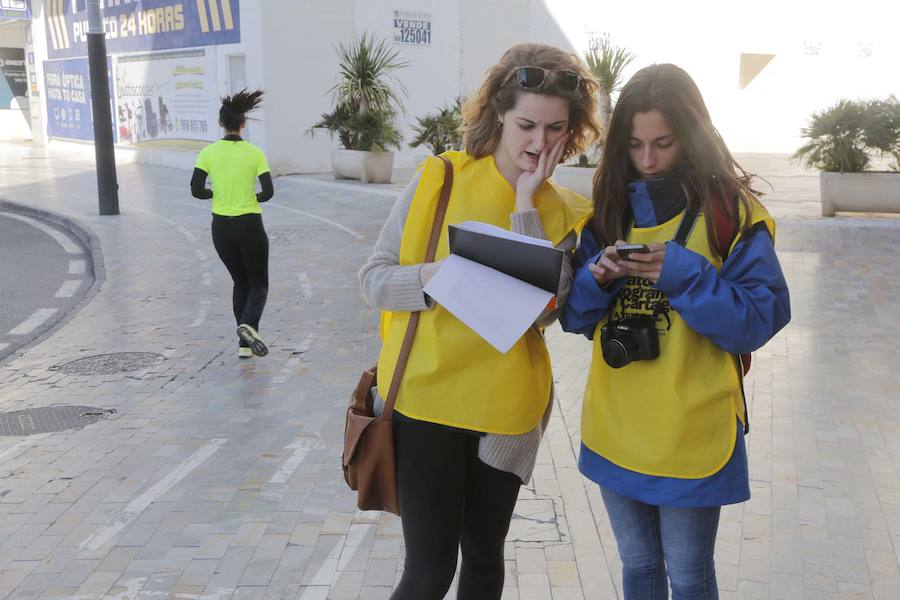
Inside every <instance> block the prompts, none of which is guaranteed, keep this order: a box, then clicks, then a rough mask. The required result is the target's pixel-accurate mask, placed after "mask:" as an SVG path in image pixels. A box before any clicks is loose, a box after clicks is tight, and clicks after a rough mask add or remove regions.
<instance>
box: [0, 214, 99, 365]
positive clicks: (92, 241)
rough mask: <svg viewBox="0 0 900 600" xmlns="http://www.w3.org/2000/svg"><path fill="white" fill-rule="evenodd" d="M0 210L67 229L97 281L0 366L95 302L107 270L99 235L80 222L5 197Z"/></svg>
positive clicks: (0, 360) (1, 360)
mask: <svg viewBox="0 0 900 600" xmlns="http://www.w3.org/2000/svg"><path fill="white" fill-rule="evenodd" d="M0 210H2V211H7V212H11V213H16V214H20V215H23V216H26V217H32V218H35V219H38V220H39V221H44V222H46V223H49V224H51V225H55V226H57V227H59V228H60V229H63V230H65V231H66V232H67V233H69V234H70V235H72V237H74V238H75V239H77V240H78V241H79V242H80V243H81V245H82V246H84V247H85V248H86V249H87V254H88V256H89V258H90V261H91V271H92V272H93V274H94V281H93V282H92V283H91V287H90V288H88V290H87V291H86V292H85V293H84V294H83V295H82V296H81V298H80V299H79V300H78V302H76V303H75V305H74V306H72V308H71V309H70V310H69V311H68V312H67V313H66V314H65V315H63V316H62V317H60V318H59V320H57V321H56V322H55V323H54V324H53V325H51V326H50V327H48V328H47V329H45V330H44V331H42V332H40V333H38V334H37V335H36V336H35V337H34V338H32V339H30V340H28V341H26V342H25V343H23V344H22V345H21V346H19V347H18V349H16V350H14V351H13V352H12V353H10V354H9V355H8V356H7V357H6V358H4V359H0V363H3V362H6V361H7V360H10V359H12V358H13V357H15V356H16V355H17V353H18V352H19V351H21V350H24V349H25V348H26V347H27V346H31V345H33V344H35V343H37V342H40V341H42V340H43V339H45V338H47V337H48V336H49V335H50V334H52V333H54V332H56V331H57V330H58V329H59V328H60V327H61V326H62V325H64V324H66V323H67V322H68V321H69V320H70V319H71V318H72V317H73V316H75V315H76V314H78V312H80V311H81V309H82V308H84V307H85V306H86V305H87V304H88V302H90V301H91V300H93V298H94V296H96V295H97V293H98V292H99V291H100V288H102V287H103V284H104V283H105V282H106V267H105V266H104V262H103V249H102V248H101V245H100V238H99V237H97V234H95V233H94V232H93V231H91V229H90V228H89V227H88V226H87V225H85V224H84V223H82V222H81V221H79V220H78V219H76V218H74V217H69V216H66V215H63V214H60V213H55V212H50V211H48V210H43V209H40V208H34V207H32V206H27V205H25V204H19V203H17V202H10V201H9V200H4V199H2V198H0Z"/></svg>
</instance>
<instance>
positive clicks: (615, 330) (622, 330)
mask: <svg viewBox="0 0 900 600" xmlns="http://www.w3.org/2000/svg"><path fill="white" fill-rule="evenodd" d="M600 347H601V348H602V350H603V360H605V361H606V364H608V365H609V366H610V367H612V368H613V369H621V368H622V367H624V366H625V365H627V364H628V363H630V362H632V361H635V360H653V359H654V358H656V357H657V356H659V333H658V332H657V331H656V316H655V315H654V316H649V315H643V316H634V317H626V318H624V319H622V320H619V321H610V322H609V323H607V324H606V325H604V326H603V327H601V328H600Z"/></svg>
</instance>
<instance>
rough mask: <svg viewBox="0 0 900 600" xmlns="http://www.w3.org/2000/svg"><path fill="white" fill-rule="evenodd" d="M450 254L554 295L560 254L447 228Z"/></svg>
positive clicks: (526, 244)
mask: <svg viewBox="0 0 900 600" xmlns="http://www.w3.org/2000/svg"><path fill="white" fill-rule="evenodd" d="M448 231H449V236H450V253H451V254H455V255H457V256H461V257H462V258H467V259H469V260H471V261H473V262H477V263H479V264H482V265H484V266H486V267H490V268H492V269H495V270H497V271H500V272H501V273H505V274H507V275H509V276H510V277H515V278H516V279H519V280H521V281H524V282H525V283H530V284H531V285H533V286H535V287H539V288H541V289H542V290H546V291H548V292H550V293H552V294H556V292H557V291H558V290H559V278H560V275H561V273H562V261H563V255H564V253H563V251H562V250H560V249H558V248H548V247H547V246H539V245H537V244H529V243H528V242H520V241H518V240H510V239H506V238H501V237H496V236H493V235H488V234H485V233H480V232H475V231H470V230H468V229H465V228H463V227H457V226H456V225H450V226H449V227H448Z"/></svg>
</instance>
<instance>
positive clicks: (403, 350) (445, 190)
mask: <svg viewBox="0 0 900 600" xmlns="http://www.w3.org/2000/svg"><path fill="white" fill-rule="evenodd" d="M438 158H440V159H441V160H442V161H444V185H443V186H442V187H441V195H440V199H439V200H438V205H437V209H436V210H435V211H434V224H433V225H432V226H431V238H430V239H429V240H428V252H427V253H426V254H425V262H426V263H430V262H434V255H435V253H436V252H437V245H438V241H439V240H440V239H441V231H442V230H443V228H444V216H445V215H446V214H447V206H448V205H449V204H450V192H451V191H452V190H453V163H451V162H450V160H449V159H448V158H446V157H443V156H439V157H438ZM420 314H421V313H420V311H416V312H414V313H412V314H411V315H410V317H409V325H407V327H406V335H405V336H404V337H403V344H402V345H401V346H400V356H399V357H398V358H397V366H396V367H395V368H394V376H393V377H392V378H391V389H390V391H388V396H387V398H386V399H385V402H384V413H383V414H382V415H381V418H382V419H383V420H385V421H389V420H390V419H391V416H392V415H393V413H394V403H395V402H396V401H397V393H398V392H399V391H400V384H401V383H402V381H403V373H404V371H406V363H407V361H408V360H409V352H410V350H411V349H412V344H413V338H414V337H415V335H416V327H417V326H418V325H419V315H420Z"/></svg>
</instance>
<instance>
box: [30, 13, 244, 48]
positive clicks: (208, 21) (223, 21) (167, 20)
mask: <svg viewBox="0 0 900 600" xmlns="http://www.w3.org/2000/svg"><path fill="white" fill-rule="evenodd" d="M44 6H45V10H46V15H47V18H46V19H45V21H46V24H47V39H48V40H49V43H48V47H47V51H48V53H49V56H50V58H67V57H73V56H87V32H88V21H87V11H86V2H85V0H45V3H44ZM239 6H240V2H239V0H182V1H178V0H128V1H125V0H107V2H106V4H105V8H104V9H103V27H104V30H105V31H106V50H107V52H109V53H110V54H119V53H124V52H143V51H149V50H169V49H173V48H191V47H197V46H215V45H218V44H234V43H238V42H240V41H241V23H240V11H239Z"/></svg>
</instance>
